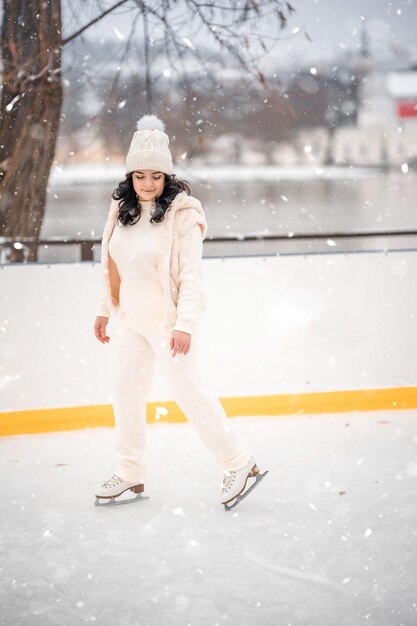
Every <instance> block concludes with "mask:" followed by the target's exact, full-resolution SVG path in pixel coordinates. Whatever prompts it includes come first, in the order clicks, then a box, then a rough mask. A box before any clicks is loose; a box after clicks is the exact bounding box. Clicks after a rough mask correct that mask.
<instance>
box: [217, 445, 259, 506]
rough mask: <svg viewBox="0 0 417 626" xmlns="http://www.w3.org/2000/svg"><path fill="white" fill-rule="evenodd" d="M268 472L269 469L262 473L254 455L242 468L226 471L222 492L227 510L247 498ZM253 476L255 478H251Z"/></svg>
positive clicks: (222, 500) (222, 498)
mask: <svg viewBox="0 0 417 626" xmlns="http://www.w3.org/2000/svg"><path fill="white" fill-rule="evenodd" d="M267 473H268V471H266V472H264V473H263V474H261V473H260V471H259V468H258V466H257V465H256V463H255V459H254V458H253V456H251V458H250V459H249V462H248V463H247V464H246V465H245V466H244V467H242V468H241V469H238V470H236V471H233V472H225V475H224V478H223V488H222V493H221V503H222V504H224V508H225V510H226V511H229V510H230V509H232V508H233V507H235V506H236V505H237V504H239V502H240V501H241V500H243V499H244V498H246V496H247V495H249V493H250V492H251V491H252V489H255V487H256V485H257V484H258V483H259V482H260V481H261V480H262V478H263V477H264V476H266V475H267ZM252 478H254V479H255V480H251V479H252ZM248 482H249V484H248ZM247 484H248V486H247Z"/></svg>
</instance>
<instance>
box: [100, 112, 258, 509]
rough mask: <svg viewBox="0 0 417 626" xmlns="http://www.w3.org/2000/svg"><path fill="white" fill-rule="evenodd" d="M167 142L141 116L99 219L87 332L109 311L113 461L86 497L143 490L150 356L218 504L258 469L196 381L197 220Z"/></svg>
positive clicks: (200, 294)
mask: <svg viewBox="0 0 417 626" xmlns="http://www.w3.org/2000/svg"><path fill="white" fill-rule="evenodd" d="M168 146H169V138H168V136H167V135H166V134H165V132H164V124H163V122H161V120H159V119H158V118H157V117H156V116H155V115H145V116H143V117H142V118H141V120H139V122H138V123H137V131H136V132H135V133H134V135H133V139H132V142H131V145H130V148H129V152H128V155H127V158H126V180H124V181H122V182H121V183H120V184H119V186H118V187H117V188H116V189H115V191H114V192H113V195H112V202H111V206H110V211H109V214H108V217H107V221H106V224H105V227H104V232H103V239H102V248H101V265H102V274H103V280H104V290H103V296H102V298H101V300H100V304H99V310H98V312H97V318H96V321H95V324H94V332H95V336H96V337H97V339H98V340H99V341H100V342H102V343H103V344H104V343H108V342H109V341H110V337H109V336H108V335H107V334H106V327H107V323H108V319H109V316H110V314H111V313H115V314H117V315H118V325H117V329H116V333H115V340H114V344H115V345H114V353H113V363H112V368H113V398H114V399H113V411H114V416H115V426H116V445H115V454H116V461H117V462H116V469H115V473H114V475H113V476H112V478H111V479H110V480H108V481H106V482H104V483H103V484H102V485H101V487H100V488H99V489H98V490H97V491H96V498H97V501H96V502H98V503H100V502H101V501H102V500H104V501H106V502H108V503H110V502H113V503H114V498H117V497H118V496H120V495H121V494H122V493H123V492H125V491H127V490H129V489H130V490H132V491H133V492H134V493H137V494H141V493H142V492H143V491H144V481H145V473H146V467H145V462H144V454H145V428H146V397H147V393H148V390H149V388H150V385H151V382H152V377H153V373H154V367H155V360H156V358H158V363H160V364H161V365H162V367H163V368H165V370H166V373H167V381H168V383H169V384H170V385H171V391H172V393H173V397H174V398H175V400H176V402H177V404H178V406H179V407H180V408H181V410H182V411H183V412H184V414H185V415H186V416H187V418H188V419H189V420H190V422H191V423H192V424H193V425H194V426H195V428H196V429H197V432H198V434H199V436H200V437H201V439H202V441H203V443H204V444H205V446H206V447H207V449H208V450H209V451H210V452H211V453H212V454H213V455H214V456H215V457H216V459H217V461H218V462H219V464H220V465H221V466H222V467H223V469H224V471H225V475H224V480H223V488H222V492H221V502H222V504H224V505H225V506H226V504H227V503H231V502H232V501H234V503H237V502H238V496H239V495H241V497H242V496H243V494H244V493H247V492H248V489H246V485H247V481H248V477H254V478H255V479H256V482H258V480H259V478H260V477H261V476H263V475H264V474H262V475H261V474H259V469H258V468H257V466H256V464H255V460H254V458H253V457H252V456H250V454H249V453H248V452H247V451H246V450H245V449H244V448H243V446H242V444H241V443H240V441H239V440H238V437H237V436H236V433H235V432H234V431H233V429H232V428H231V426H230V424H229V420H228V418H227V416H226V413H225V412H224V409H223V407H222V405H221V403H220V401H219V400H218V399H217V398H215V397H213V396H212V395H211V394H209V393H208V392H207V391H206V390H205V389H204V386H203V385H202V383H201V378H200V375H199V369H198V361H199V359H198V328H197V323H198V320H199V318H200V316H201V314H202V313H203V311H204V310H205V308H206V306H207V300H206V296H205V294H204V291H203V288H202V261H201V259H202V248H203V240H204V238H205V235H206V232H207V223H206V219H205V215H204V211H203V209H202V206H201V204H200V202H199V201H198V200H197V199H196V198H193V197H192V196H190V195H189V193H190V190H189V187H188V185H187V184H186V183H185V182H184V181H181V180H179V179H177V178H176V177H175V175H174V173H173V165H172V156H171V153H170V150H169V147H168ZM170 351H171V352H170ZM255 484H256V483H255ZM245 489H246V491H245ZM138 497H141V496H138ZM109 499H113V500H111V501H110V500H109ZM226 508H230V504H229V506H228V507H226Z"/></svg>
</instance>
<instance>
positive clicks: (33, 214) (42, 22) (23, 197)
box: [0, 0, 62, 260]
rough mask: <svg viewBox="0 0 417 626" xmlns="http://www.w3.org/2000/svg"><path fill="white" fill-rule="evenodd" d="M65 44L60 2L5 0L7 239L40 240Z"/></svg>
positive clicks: (1, 134) (2, 120) (2, 171)
mask: <svg viewBox="0 0 417 626" xmlns="http://www.w3.org/2000/svg"><path fill="white" fill-rule="evenodd" d="M61 48H62V36H61V6H60V0H31V1H30V2H28V1H27V0H5V2H4V14H3V25H2V32H1V51H2V57H3V65H4V68H3V72H4V76H3V92H2V98H1V109H0V234H1V235H2V236H4V237H15V238H19V237H35V239H39V235H40V229H41V224H42V218H43V214H44V207H45V201H46V187H47V183H48V178H49V172H50V169H51V165H52V161H53V157H54V152H55V143H56V138H57V133H58V127H59V117H60V110H61V102H62V87H61ZM34 248H35V250H36V246H35V247H34ZM35 259H36V254H34V256H32V260H35Z"/></svg>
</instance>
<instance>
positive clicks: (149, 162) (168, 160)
mask: <svg viewBox="0 0 417 626" xmlns="http://www.w3.org/2000/svg"><path fill="white" fill-rule="evenodd" d="M136 128H137V130H136V132H135V133H134V135H133V138H132V141H131V143H130V148H129V152H128V153H127V157H126V173H127V174H128V173H130V172H133V171H135V170H144V169H148V170H156V171H158V172H164V173H165V174H173V173H174V168H173V165H172V155H171V152H170V150H169V148H168V145H169V137H168V135H167V134H166V133H165V132H164V129H165V124H164V122H163V121H162V120H160V119H159V117H157V116H156V115H144V116H143V117H141V118H140V120H138V122H137V123H136Z"/></svg>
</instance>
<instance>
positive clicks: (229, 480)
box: [223, 472, 236, 491]
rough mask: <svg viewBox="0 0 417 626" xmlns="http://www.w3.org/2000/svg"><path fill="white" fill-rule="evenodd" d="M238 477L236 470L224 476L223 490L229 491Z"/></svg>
mask: <svg viewBox="0 0 417 626" xmlns="http://www.w3.org/2000/svg"><path fill="white" fill-rule="evenodd" d="M235 477H236V472H230V473H229V474H225V475H224V477H223V491H228V490H229V489H230V487H231V486H232V485H233V483H234V481H235Z"/></svg>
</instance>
